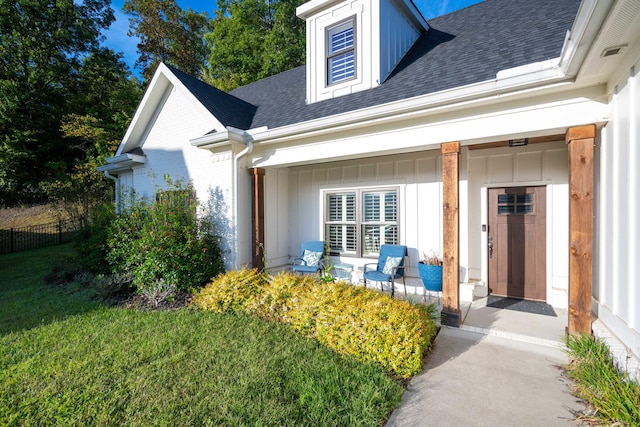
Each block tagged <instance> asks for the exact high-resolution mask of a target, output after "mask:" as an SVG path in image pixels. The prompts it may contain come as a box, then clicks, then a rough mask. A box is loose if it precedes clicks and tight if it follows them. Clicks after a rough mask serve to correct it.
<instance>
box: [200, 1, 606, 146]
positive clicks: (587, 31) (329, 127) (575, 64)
mask: <svg viewBox="0 0 640 427" xmlns="http://www.w3.org/2000/svg"><path fill="white" fill-rule="evenodd" d="M330 1H331V0H314V1H312V2H308V3H305V4H304V5H303V6H300V8H303V9H304V12H306V13H311V9H313V8H314V6H315V7H321V6H322V5H323V4H324V5H326V4H327V3H329V2H330ZM610 3H611V0H585V1H584V2H583V3H582V4H581V6H580V9H579V11H578V15H577V17H576V19H575V22H574V26H573V28H572V30H571V31H568V32H567V36H566V38H565V42H564V46H563V48H562V51H561V54H560V56H559V57H557V58H554V59H549V60H546V61H541V62H536V63H532V64H527V65H524V66H520V67H515V68H511V69H506V70H502V71H499V72H498V73H497V74H496V78H495V79H492V80H487V81H484V82H479V83H474V84H470V85H466V86H460V87H456V88H452V89H447V90H443V91H440V92H435V93H431V94H426V95H420V96H416V97H413V98H408V99H404V100H401V101H396V102H390V103H386V104H381V105H376V106H373V107H368V108H363V109H360V110H356V111H350V112H346V113H342V114H337V115H333V116H328V117H322V118H319V119H314V120H309V121H305V122H301V123H296V124H292V125H287V126H282V127H279V128H275V129H267V128H263V129H262V130H261V129H250V130H247V131H246V133H247V134H250V135H251V138H252V141H253V142H254V143H285V142H288V141H295V140H300V139H302V138H305V137H309V136H320V135H325V134H326V135H328V134H333V133H336V132H343V131H346V130H355V129H359V128H365V127H368V126H372V125H374V124H385V123H393V122H397V121H400V120H406V119H411V118H417V117H426V116H429V115H433V114H438V113H442V112H450V111H456V110H462V109H465V108H469V107H472V106H477V105H483V104H489V103H495V102H498V101H501V100H506V99H513V98H518V97H527V96H531V95H532V93H533V92H543V91H549V90H561V89H560V88H561V87H562V86H567V89H568V87H569V86H570V85H572V84H573V83H575V82H576V74H577V72H578V70H579V69H580V67H581V64H582V63H583V61H584V59H585V57H586V56H587V54H588V51H589V48H590V46H591V45H592V43H593V41H594V39H595V38H596V37H597V31H593V30H592V28H598V29H599V28H600V27H601V26H602V23H603V21H604V20H605V19H606V13H604V11H605V10H606V9H607V8H608V7H610ZM307 8H308V9H309V10H307ZM298 13H299V14H300V10H299V11H298ZM231 143H232V141H231V140H230V138H229V134H228V132H221V133H218V134H212V135H205V136H202V137H199V138H195V139H193V140H191V144H192V145H193V146H195V147H199V148H204V149H218V148H222V147H226V146H228V145H230V144H231Z"/></svg>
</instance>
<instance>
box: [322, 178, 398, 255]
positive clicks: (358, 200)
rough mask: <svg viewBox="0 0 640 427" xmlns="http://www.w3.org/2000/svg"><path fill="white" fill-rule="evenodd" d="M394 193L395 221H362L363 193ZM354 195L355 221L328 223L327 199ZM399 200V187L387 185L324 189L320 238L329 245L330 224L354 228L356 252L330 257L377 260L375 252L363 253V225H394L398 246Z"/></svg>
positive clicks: (338, 253) (335, 253) (341, 253)
mask: <svg viewBox="0 0 640 427" xmlns="http://www.w3.org/2000/svg"><path fill="white" fill-rule="evenodd" d="M390 191H394V192H395V193H396V200H395V202H396V212H395V221H385V220H384V219H383V220H381V221H370V222H366V221H365V220H364V217H363V216H364V212H363V210H364V194H365V193H377V192H390ZM350 193H353V194H355V221H353V222H349V221H329V206H328V203H327V202H328V197H329V196H330V195H332V194H350ZM401 200H402V189H401V186H399V185H389V186H380V187H377V186H376V187H345V188H332V189H325V190H323V191H322V212H323V215H322V236H323V238H324V239H325V241H326V242H327V244H329V239H328V236H327V230H328V225H331V224H347V225H353V226H355V227H356V250H355V253H352V252H334V251H332V252H331V255H335V256H344V257H353V258H377V257H378V253H377V252H375V253H374V252H368V253H365V251H364V240H363V229H364V226H365V225H380V226H384V225H385V224H386V225H394V226H395V227H396V236H397V241H396V242H395V244H400V241H401V236H402V233H401V221H400V218H401Z"/></svg>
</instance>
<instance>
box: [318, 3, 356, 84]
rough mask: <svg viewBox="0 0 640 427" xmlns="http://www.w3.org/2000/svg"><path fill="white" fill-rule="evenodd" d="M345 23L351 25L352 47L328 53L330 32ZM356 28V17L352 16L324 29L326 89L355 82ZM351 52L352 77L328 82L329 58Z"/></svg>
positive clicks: (329, 71)
mask: <svg viewBox="0 0 640 427" xmlns="http://www.w3.org/2000/svg"><path fill="white" fill-rule="evenodd" d="M347 23H351V28H352V29H353V45H352V47H350V48H347V49H342V50H339V51H336V52H330V50H331V37H330V33H331V31H332V30H334V29H335V28H337V27H340V26H343V25H345V24H347ZM356 30H357V28H356V15H353V16H351V17H349V18H347V19H344V20H342V21H339V22H336V23H334V24H332V25H328V26H327V27H326V28H325V46H326V49H325V58H324V68H325V74H326V75H325V85H326V86H327V87H329V86H335V85H338V84H341V83H344V82H348V81H351V80H355V79H357V77H358V66H357V64H358V52H357V48H356V47H357V39H356V37H357V36H356V34H357V31H356ZM350 51H353V76H351V77H347V78H343V79H340V80H337V81H334V82H330V80H331V67H330V66H329V62H330V60H331V58H334V57H336V56H339V55H343V54H345V53H347V52H350Z"/></svg>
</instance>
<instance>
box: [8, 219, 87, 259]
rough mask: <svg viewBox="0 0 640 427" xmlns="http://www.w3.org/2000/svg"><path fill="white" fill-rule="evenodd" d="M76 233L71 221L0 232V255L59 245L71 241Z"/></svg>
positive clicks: (74, 225) (74, 224)
mask: <svg viewBox="0 0 640 427" xmlns="http://www.w3.org/2000/svg"><path fill="white" fill-rule="evenodd" d="M76 233H77V227H76V223H74V222H73V221H58V222H51V223H48V224H38V225H31V226H27V227H18V228H11V229H9V230H0V255H1V254H8V253H12V252H19V251H24V250H27V249H36V248H42V247H44V246H53V245H61V244H63V243H67V242H70V241H71V240H73V238H74V237H75V235H76Z"/></svg>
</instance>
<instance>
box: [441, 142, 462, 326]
mask: <svg viewBox="0 0 640 427" xmlns="http://www.w3.org/2000/svg"><path fill="white" fill-rule="evenodd" d="M440 152H441V153H442V192H443V203H442V210H443V215H442V218H443V233H442V235H443V238H444V242H443V246H444V247H443V254H442V261H443V268H442V279H443V281H442V302H443V308H442V314H443V316H442V323H443V324H444V325H447V326H455V327H460V320H461V319H460V210H459V191H460V190H459V187H460V182H459V181H460V143H459V142H448V143H446V144H442V146H441V147H440Z"/></svg>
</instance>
